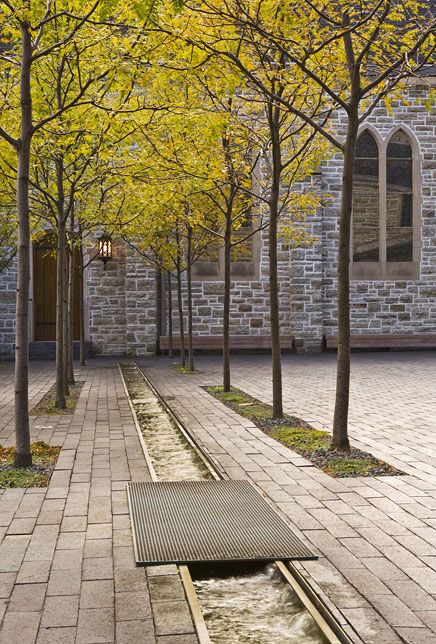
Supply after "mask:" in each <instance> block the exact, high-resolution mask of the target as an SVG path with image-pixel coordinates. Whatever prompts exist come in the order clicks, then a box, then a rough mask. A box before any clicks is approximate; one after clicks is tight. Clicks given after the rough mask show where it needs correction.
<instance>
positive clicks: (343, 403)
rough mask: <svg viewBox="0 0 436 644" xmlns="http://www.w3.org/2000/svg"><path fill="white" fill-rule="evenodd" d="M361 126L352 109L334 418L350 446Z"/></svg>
mask: <svg viewBox="0 0 436 644" xmlns="http://www.w3.org/2000/svg"><path fill="white" fill-rule="evenodd" d="M358 128H359V123H358V117H357V110H356V113H352V112H350V113H349V116H348V128H347V138H346V141H345V148H344V168H343V175H342V200H341V212H340V218H339V249H338V355H337V368H336V398H335V411H334V418H333V440H332V447H333V448H334V449H339V450H342V451H348V450H349V449H350V443H349V440H348V407H349V397H350V357H351V354H350V243H351V213H352V208H353V179H354V158H355V154H356V141H357V132H358Z"/></svg>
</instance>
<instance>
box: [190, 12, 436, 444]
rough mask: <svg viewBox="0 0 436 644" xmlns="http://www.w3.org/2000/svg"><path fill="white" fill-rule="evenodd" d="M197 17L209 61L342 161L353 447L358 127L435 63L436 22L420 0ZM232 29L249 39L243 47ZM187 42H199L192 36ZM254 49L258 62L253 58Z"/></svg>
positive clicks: (343, 440)
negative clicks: (217, 61) (235, 75)
mask: <svg viewBox="0 0 436 644" xmlns="http://www.w3.org/2000/svg"><path fill="white" fill-rule="evenodd" d="M193 10H194V8H193ZM195 11H196V15H197V16H198V15H200V16H201V19H200V22H201V27H199V28H198V32H199V33H198V34H197V36H196V40H197V42H198V43H199V44H200V46H201V47H202V48H203V50H204V51H205V52H206V53H207V54H208V55H218V56H220V57H222V58H224V59H226V60H230V61H232V63H233V64H234V65H235V67H236V68H237V69H238V70H239V71H240V72H241V73H242V74H244V76H245V77H246V79H247V82H249V83H250V84H251V85H252V86H253V87H256V88H257V90H258V91H259V92H261V93H262V94H263V95H264V96H265V97H268V100H269V101H270V103H271V104H272V106H273V109H272V116H273V117H274V112H277V110H280V109H281V110H283V111H285V112H286V111H287V112H289V113H290V114H292V115H294V116H295V117H297V118H298V119H300V121H301V122H302V123H305V124H306V125H308V126H310V128H312V129H313V130H314V131H316V132H317V133H318V134H320V135H321V136H323V137H324V138H325V139H326V140H327V141H328V142H329V143H330V144H331V145H332V146H333V147H334V148H335V149H337V150H338V151H340V152H341V153H342V155H343V177H342V188H341V192H342V195H341V209H340V216H339V243H338V337H339V346H338V356H337V380H336V400H335V413H334V420H333V441H332V446H333V447H334V448H337V449H341V450H348V449H349V440H348V408H349V385H350V297H349V282H350V278H349V263H350V230H351V214H352V203H353V174H354V159H355V151H356V142H357V136H358V131H359V127H360V126H361V125H362V123H364V122H365V120H366V119H367V118H368V117H369V116H370V115H371V113H372V112H373V111H374V109H375V108H376V107H377V105H379V104H380V102H381V101H384V102H385V104H386V105H387V108H388V109H389V105H390V101H391V98H392V96H395V97H396V98H398V99H399V100H401V98H402V92H403V90H404V87H405V82H404V81H405V80H406V79H408V78H410V77H411V76H414V75H416V74H419V71H420V70H421V69H422V68H423V67H425V65H427V64H429V63H434V55H435V29H436V28H435V18H434V17H433V15H432V12H431V9H430V7H429V5H428V3H427V2H424V1H420V0H369V1H367V0H365V2H363V1H362V2H354V3H350V2H348V1H346V0H341V1H338V2H335V3H326V2H324V1H323V0H319V1H318V0H296V1H293V2H289V3H286V4H284V3H283V2H281V0H270V1H268V2H263V1H262V2H260V1H258V0H255V1H253V2H250V3H245V2H241V1H240V0H236V1H235V2H234V3H232V4H229V3H226V2H221V1H220V0H217V1H215V0H206V1H205V2H204V3H203V4H202V5H201V6H197V7H196V9H195ZM217 26H218V28H219V29H220V34H221V38H219V39H217V38H216V30H217ZM235 33H236V34H238V37H239V40H240V41H242V43H243V47H240V48H239V49H238V50H237V51H236V49H235V46H234V41H235V38H234V34H235ZM190 37H191V38H192V39H193V40H195V36H194V35H190ZM239 40H238V42H239ZM253 51H257V52H259V53H260V54H261V56H260V57H259V56H255V55H250V52H253ZM268 55H273V57H274V58H275V59H276V61H277V57H278V59H279V60H281V61H282V62H281V73H280V79H279V82H277V83H276V85H275V86H274V87H273V86H271V84H269V83H268V82H265V78H264V66H263V63H262V61H263V60H264V57H265V56H267V57H268ZM289 81H290V83H291V85H292V86H294V87H295V86H296V84H299V85H300V87H302V88H304V90H305V92H306V96H307V98H306V99H305V101H304V102H303V103H301V101H300V100H295V93H294V92H288V91H287V88H288V86H289V85H288V83H289ZM283 87H284V88H285V91H283ZM307 107H309V109H307ZM338 113H341V122H340V126H341V127H337V125H339V121H338V120H334V121H333V122H332V120H331V119H330V117H331V116H334V117H335V119H336V116H337V115H338ZM342 127H344V128H345V131H343V130H342V129H341V128H342Z"/></svg>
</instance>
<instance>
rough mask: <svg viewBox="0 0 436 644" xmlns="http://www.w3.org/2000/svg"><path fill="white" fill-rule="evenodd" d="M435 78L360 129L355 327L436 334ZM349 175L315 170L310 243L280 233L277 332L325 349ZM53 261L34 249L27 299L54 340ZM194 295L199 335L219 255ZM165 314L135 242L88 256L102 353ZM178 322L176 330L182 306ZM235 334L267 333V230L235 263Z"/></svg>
mask: <svg viewBox="0 0 436 644" xmlns="http://www.w3.org/2000/svg"><path fill="white" fill-rule="evenodd" d="M434 80H435V79H434V77H431V76H427V77H426V78H425V79H422V80H420V81H415V82H414V83H413V84H411V85H410V87H409V90H408V91H407V96H406V99H407V100H406V101H404V102H401V103H400V102H397V103H394V105H393V110H392V112H391V113H388V111H387V110H386V108H385V107H384V105H383V104H381V105H380V106H379V107H378V108H377V109H375V110H374V111H373V113H372V114H371V116H370V118H369V119H368V122H367V123H366V124H365V125H364V126H363V127H362V129H361V132H360V137H359V143H358V153H357V159H356V167H355V198H354V210H353V240H352V249H351V256H352V260H351V276H352V281H351V302H352V314H351V318H352V332H353V334H365V335H367V334H374V335H380V334H411V335H414V334H432V333H433V334H434V333H436V303H435V296H436V283H435V277H436V214H435V211H436V106H435V105H433V106H432V109H431V110H429V109H428V108H427V106H425V105H424V101H427V99H428V97H429V86H430V85H432V84H434ZM336 120H337V128H338V132H339V133H340V132H341V128H343V126H344V122H345V121H344V119H343V116H342V115H341V114H340V113H338V115H337V119H336ZM341 174H342V159H341V155H339V154H338V155H336V156H335V157H333V158H331V159H330V160H329V161H328V163H326V165H325V167H323V168H322V170H321V172H320V175H319V176H317V177H314V178H313V181H314V182H315V183H316V189H321V190H322V191H323V193H324V194H326V195H328V197H326V198H325V204H324V206H323V208H321V209H319V211H318V212H317V213H316V214H315V215H314V216H313V217H311V219H310V221H309V225H310V231H311V233H312V234H313V235H314V238H315V242H314V243H313V245H312V246H311V247H310V248H307V249H303V248H299V249H290V248H289V247H288V246H287V245H286V244H285V243H283V244H282V245H281V246H280V249H279V276H280V316H281V330H282V333H283V335H286V336H292V337H293V338H294V348H295V350H298V351H320V350H322V348H323V341H324V339H325V337H326V336H330V335H335V333H336V290H337V284H336V269H337V243H338V213H339V201H340V188H341ZM53 261H54V260H53V259H51V260H50V259H49V258H47V256H45V255H44V254H43V253H42V252H41V249H40V248H38V247H34V248H33V262H32V265H33V272H32V280H31V289H30V292H31V301H30V302H29V307H30V314H31V315H30V318H31V322H30V332H31V338H32V340H33V341H34V342H35V343H36V342H43V341H46V342H47V341H50V340H53V333H54V326H53V323H54V311H55V309H54V308H53V306H54V303H53V293H52V291H53V274H54V273H53V270H54V266H53ZM15 282H16V267H15V265H14V264H12V265H11V266H10V267H9V269H7V270H6V271H4V272H3V273H2V274H0V354H2V355H10V354H12V351H13V343H14V302H15V295H14V293H15ZM193 295H194V334H195V335H203V336H208V335H218V334H220V333H221V329H222V320H221V315H222V314H221V310H222V300H223V275H222V258H216V259H215V260H214V261H210V262H199V263H198V264H197V266H195V267H194V283H193ZM164 300H165V298H163V301H164ZM175 304H176V302H175V300H174V312H175ZM162 307H163V306H162ZM163 308H164V307H163ZM162 313H163V315H162V316H161V317H162V319H163V320H165V311H162ZM157 317H158V316H157V311H156V275H155V271H154V269H153V268H151V267H149V266H146V265H145V263H144V260H143V259H142V258H141V257H139V256H138V255H136V254H135V253H134V251H132V250H131V249H129V248H127V247H126V246H124V245H122V244H115V245H114V250H113V259H112V261H111V262H109V263H108V264H107V266H106V270H104V266H103V264H102V263H101V262H99V261H94V262H92V263H91V264H90V266H89V268H88V269H87V271H86V276H85V327H86V337H87V339H88V340H89V341H90V342H91V343H92V349H93V352H94V353H97V354H104V355H143V354H150V353H153V352H154V351H155V348H156V339H157V326H156V321H157ZM174 326H175V332H177V319H176V315H174ZM165 333H166V329H165V322H164V323H163V328H162V329H161V334H163V335H165ZM231 334H232V335H234V336H246V335H253V336H268V335H269V313H268V247H267V232H265V231H264V232H262V233H258V234H257V235H256V236H255V237H254V238H253V244H252V247H251V249H250V252H249V253H247V254H246V255H245V256H244V257H243V258H241V257H235V261H234V263H233V266H232V304H231Z"/></svg>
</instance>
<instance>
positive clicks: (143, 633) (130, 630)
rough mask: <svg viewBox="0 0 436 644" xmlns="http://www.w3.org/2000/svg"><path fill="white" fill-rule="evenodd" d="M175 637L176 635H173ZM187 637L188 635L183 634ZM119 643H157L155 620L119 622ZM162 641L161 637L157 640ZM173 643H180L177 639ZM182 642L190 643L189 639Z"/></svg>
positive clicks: (117, 634) (117, 635)
mask: <svg viewBox="0 0 436 644" xmlns="http://www.w3.org/2000/svg"><path fill="white" fill-rule="evenodd" d="M171 637H172V638H174V636H173V635H172V636H171ZM183 637H187V636H185V635H184V636H183ZM115 641H116V642H117V644H132V643H133V642H134V643H135V644H155V643H156V639H155V637H154V624H153V620H151V619H150V620H148V622H147V621H143V620H131V621H128V622H117V625H116V640H115ZM157 641H158V642H159V641H160V638H158V640H157ZM173 644H178V643H177V640H173ZM180 644H190V641H189V640H185V642H180ZM194 644H197V638H195V640H194Z"/></svg>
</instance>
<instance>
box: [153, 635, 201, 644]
mask: <svg viewBox="0 0 436 644" xmlns="http://www.w3.org/2000/svg"><path fill="white" fill-rule="evenodd" d="M156 642H157V644H197V643H198V639H197V636H196V635H186V634H185V635H163V636H162V637H158V638H157V640H156Z"/></svg>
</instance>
